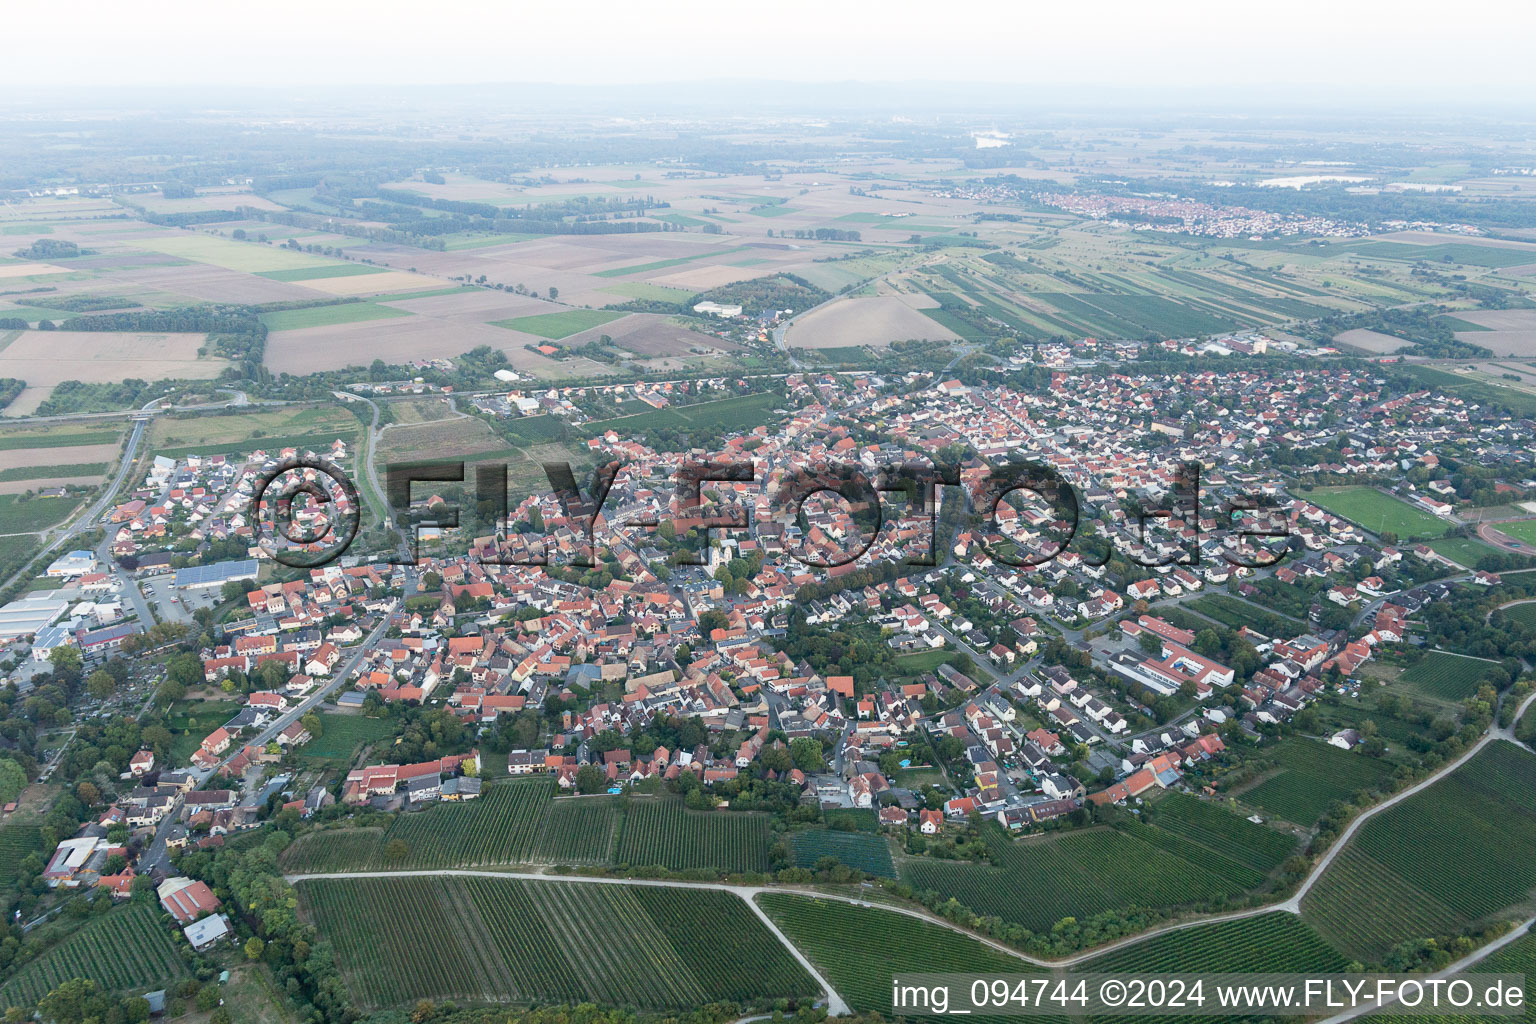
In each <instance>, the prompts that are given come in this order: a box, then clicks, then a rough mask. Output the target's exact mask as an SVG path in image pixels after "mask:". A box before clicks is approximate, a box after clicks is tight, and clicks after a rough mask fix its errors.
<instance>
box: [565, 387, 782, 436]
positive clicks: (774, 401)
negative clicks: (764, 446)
mask: <svg viewBox="0 0 1536 1024" xmlns="http://www.w3.org/2000/svg"><path fill="white" fill-rule="evenodd" d="M783 401H784V399H783V398H782V397H780V396H779V395H778V394H776V393H775V392H772V391H764V392H762V393H760V394H755V395H738V396H736V397H735V398H722V399H719V400H718V401H714V402H698V403H696V404H694V405H675V406H670V407H669V408H666V409H651V410H648V411H646V412H641V413H636V414H634V415H633V416H617V417H614V418H613V419H610V420H595V421H593V422H591V423H588V424H586V425H585V426H583V427H582V428H581V430H582V433H583V434H585V435H586V436H588V437H596V436H597V435H599V434H601V433H603V432H604V431H606V430H616V431H618V432H619V433H621V434H633V433H637V432H641V431H646V430H727V431H748V430H751V429H752V428H753V427H756V426H759V425H761V424H764V423H768V422H771V421H772V419H773V415H772V413H773V409H774V408H776V407H777V406H779V405H780V404H781V403H782V402H783Z"/></svg>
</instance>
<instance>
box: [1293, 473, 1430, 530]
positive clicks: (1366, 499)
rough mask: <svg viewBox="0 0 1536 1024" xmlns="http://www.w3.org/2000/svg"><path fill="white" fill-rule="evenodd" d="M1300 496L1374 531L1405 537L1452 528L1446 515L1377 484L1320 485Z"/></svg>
mask: <svg viewBox="0 0 1536 1024" xmlns="http://www.w3.org/2000/svg"><path fill="white" fill-rule="evenodd" d="M1299 496H1300V497H1301V498H1303V499H1305V500H1307V501H1310V502H1312V504H1314V505H1317V506H1318V507H1320V508H1324V509H1327V510H1328V511H1329V512H1332V513H1333V514H1334V515H1337V516H1343V517H1344V518H1345V519H1348V520H1349V521H1350V522H1352V523H1357V524H1359V525H1360V526H1362V527H1364V528H1365V529H1367V530H1369V531H1371V532H1372V533H1375V534H1381V533H1395V534H1397V536H1398V539H1399V540H1403V541H1406V540H1409V539H1410V538H1430V537H1441V536H1444V535H1445V533H1446V532H1447V531H1449V530H1450V528H1451V524H1450V523H1447V522H1446V521H1445V520H1444V519H1440V518H1438V517H1436V516H1432V515H1430V514H1429V513H1428V512H1421V511H1420V510H1418V509H1417V508H1414V507H1413V506H1412V505H1410V504H1408V503H1407V502H1405V501H1402V500H1400V499H1398V498H1394V497H1392V496H1391V495H1389V494H1383V493H1382V492H1380V491H1378V490H1376V489H1375V488H1374V487H1363V486H1349V487H1317V488H1314V489H1313V490H1310V491H1302V492H1301V493H1300V495H1299Z"/></svg>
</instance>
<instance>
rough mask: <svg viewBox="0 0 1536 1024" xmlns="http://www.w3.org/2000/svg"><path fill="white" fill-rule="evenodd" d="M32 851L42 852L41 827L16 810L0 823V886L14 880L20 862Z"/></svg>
mask: <svg viewBox="0 0 1536 1024" xmlns="http://www.w3.org/2000/svg"><path fill="white" fill-rule="evenodd" d="M33 852H36V853H42V852H43V835H42V829H41V827H40V826H39V825H38V823H37V822H36V821H35V820H33V819H31V818H28V817H22V816H20V812H18V813H17V814H13V815H11V816H10V818H9V819H8V820H7V821H5V822H4V823H3V824H0V887H5V886H9V885H10V884H12V883H13V882H15V881H16V875H17V872H18V870H19V869H20V867H21V862H22V861H23V860H24V859H25V858H26V857H27V855H28V854H30V853H33Z"/></svg>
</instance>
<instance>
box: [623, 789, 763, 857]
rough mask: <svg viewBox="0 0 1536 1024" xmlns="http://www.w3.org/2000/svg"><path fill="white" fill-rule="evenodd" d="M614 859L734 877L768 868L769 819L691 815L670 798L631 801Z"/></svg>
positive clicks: (720, 813) (734, 814)
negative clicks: (715, 872)
mask: <svg viewBox="0 0 1536 1024" xmlns="http://www.w3.org/2000/svg"><path fill="white" fill-rule="evenodd" d="M614 859H615V860H616V861H617V862H618V863H620V864H628V865H631V866H633V867H649V866H651V865H660V866H661V867H664V868H667V869H668V870H670V871H690V870H707V871H720V872H723V873H726V874H736V873H744V872H752V871H767V870H768V818H767V817H766V816H764V815H761V814H743V813H737V812H734V811H690V810H687V809H685V808H684V807H683V805H682V803H681V802H680V801H677V800H674V799H668V798H661V799H654V800H652V799H644V800H640V799H637V800H632V801H631V802H630V805H629V809H628V811H626V812H625V815H624V822H623V824H622V825H621V826H620V829H619V843H618V849H617V851H616V852H615V854H614Z"/></svg>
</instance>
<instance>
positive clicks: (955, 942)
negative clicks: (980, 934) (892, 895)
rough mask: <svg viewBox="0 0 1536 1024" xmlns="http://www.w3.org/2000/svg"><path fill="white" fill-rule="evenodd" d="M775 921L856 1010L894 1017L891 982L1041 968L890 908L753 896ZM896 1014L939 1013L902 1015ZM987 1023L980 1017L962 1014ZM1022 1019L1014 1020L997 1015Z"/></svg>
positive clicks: (785, 895) (779, 894) (783, 895)
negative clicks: (925, 975)
mask: <svg viewBox="0 0 1536 1024" xmlns="http://www.w3.org/2000/svg"><path fill="white" fill-rule="evenodd" d="M757 902H758V905H759V906H760V907H762V908H763V910H764V912H766V913H767V914H768V916H769V917H771V918H773V923H774V924H776V925H778V926H779V929H780V930H781V931H782V932H784V934H785V935H787V936H788V937H789V939H790V941H791V942H793V943H794V944H795V945H796V946H798V947H799V948H800V951H801V952H802V953H804V954H805V956H806V958H807V959H809V960H810V961H811V963H812V964H814V965H815V966H816V969H817V970H818V971H820V972H821V974H822V977H824V978H826V979H827V982H828V984H830V985H831V986H832V987H833V988H834V989H836V990H837V994H838V995H840V996H842V997H843V999H845V1000H846V1001H847V1002H848V1004H849V1006H851V1007H852V1008H853V1009H854V1010H855V1011H858V1012H862V1013H871V1012H878V1013H882V1014H885V1015H887V1017H888V1018H890V1019H898V1011H896V1010H895V1008H894V1007H892V1005H891V979H892V978H893V977H900V976H902V975H905V974H911V973H943V972H965V973H968V974H984V975H985V974H1035V973H1038V972H1039V971H1040V969H1039V968H1038V967H1035V966H1034V965H1033V964H1030V963H1029V962H1027V961H1024V960H1020V959H1018V958H1017V957H1012V956H1009V955H1008V954H1007V953H1004V952H1001V951H1000V950H996V949H993V948H992V947H991V946H988V945H986V944H985V943H982V942H979V941H977V940H976V939H973V938H970V937H969V936H966V935H962V934H960V933H958V932H955V931H951V930H950V929H948V928H945V927H944V926H943V925H939V924H934V923H932V922H930V921H923V920H919V919H918V918H915V917H910V916H908V915H906V914H899V913H897V912H896V911H894V910H881V909H878V908H875V907H859V906H853V905H852V904H848V903H843V902H841V901H835V900H821V899H816V898H814V897H811V896H799V895H795V894H792V893H782V892H765V893H762V894H761V895H759V896H758V898H757ZM899 1018H901V1019H911V1020H933V1019H938V1018H932V1017H922V1016H918V1015H913V1014H912V1013H911V1012H910V1011H906V1010H903V1011H901V1012H899ZM967 1019H970V1020H985V1019H986V1018H982V1017H972V1018H967ZM996 1019H1005V1020H1015V1021H1017V1020H1019V1019H1020V1018H1018V1017H1011V1018H996Z"/></svg>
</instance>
